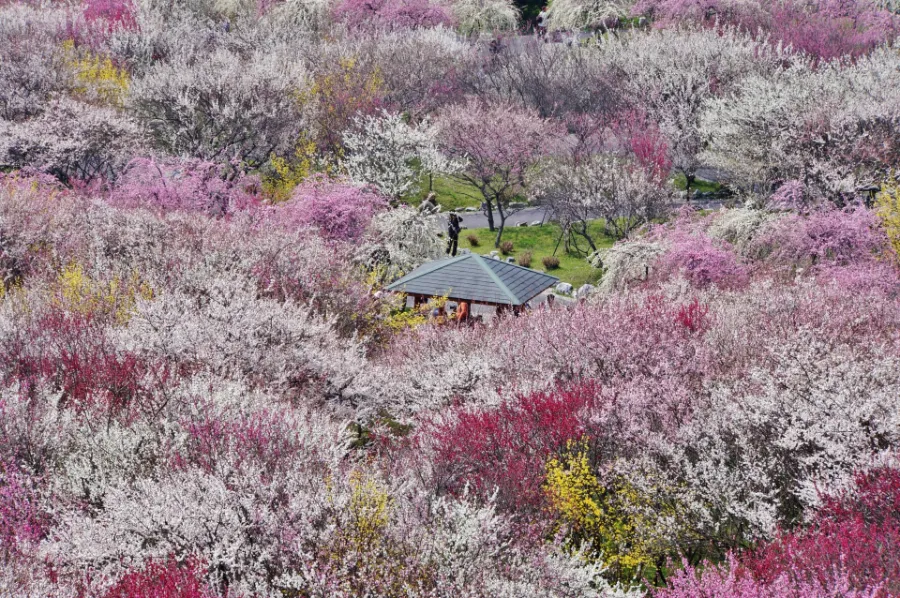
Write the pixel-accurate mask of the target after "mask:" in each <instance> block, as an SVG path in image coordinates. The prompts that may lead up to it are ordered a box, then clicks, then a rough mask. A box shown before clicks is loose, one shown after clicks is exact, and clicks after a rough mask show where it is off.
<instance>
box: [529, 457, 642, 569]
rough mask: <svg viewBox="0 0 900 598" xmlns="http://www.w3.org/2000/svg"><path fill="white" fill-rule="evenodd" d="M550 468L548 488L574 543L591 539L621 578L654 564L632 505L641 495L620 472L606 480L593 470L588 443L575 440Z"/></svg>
mask: <svg viewBox="0 0 900 598" xmlns="http://www.w3.org/2000/svg"><path fill="white" fill-rule="evenodd" d="M546 470H547V471H546V475H547V478H546V482H545V486H544V489H545V491H546V492H547V495H548V498H549V500H550V505H551V508H552V509H553V511H554V512H555V513H556V515H557V516H558V518H559V519H560V521H561V523H562V524H563V525H564V526H565V527H566V528H567V529H568V532H569V540H570V542H571V543H572V545H573V547H577V546H579V545H581V544H582V543H583V542H590V544H591V549H592V552H593V554H595V555H597V556H599V557H600V558H602V559H603V561H604V563H605V564H606V565H607V566H608V567H609V568H610V571H611V573H613V574H614V575H615V577H617V578H618V579H620V580H630V579H632V578H634V577H635V576H638V575H639V574H640V572H641V571H642V570H643V569H644V568H645V567H647V566H649V565H652V564H653V562H654V558H653V555H652V554H650V551H649V550H648V548H649V547H647V546H645V543H644V542H643V541H642V539H641V537H640V534H639V528H640V527H641V525H642V523H643V522H642V521H640V515H637V514H635V512H634V510H633V509H631V508H630V507H633V506H636V505H638V504H639V503H640V502H641V501H642V497H641V496H640V494H639V492H638V491H637V490H636V489H635V488H634V487H633V486H632V485H631V484H629V483H628V482H627V481H626V480H624V479H621V478H620V477H615V478H614V479H613V481H612V482H611V483H607V484H603V483H601V481H600V480H599V479H598V478H597V476H596V475H595V474H594V472H593V471H592V468H591V464H590V460H589V458H588V448H587V445H586V443H584V442H570V443H569V446H568V448H567V450H566V452H565V453H564V454H563V455H562V456H560V457H559V458H553V459H550V460H549V461H548V462H547V465H546Z"/></svg>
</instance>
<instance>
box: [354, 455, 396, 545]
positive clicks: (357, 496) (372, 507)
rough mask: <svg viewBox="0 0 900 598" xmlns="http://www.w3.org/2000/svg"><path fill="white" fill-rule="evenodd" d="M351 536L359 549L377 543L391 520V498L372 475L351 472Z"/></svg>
mask: <svg viewBox="0 0 900 598" xmlns="http://www.w3.org/2000/svg"><path fill="white" fill-rule="evenodd" d="M350 488H351V495H350V504H349V516H350V523H351V529H350V539H351V541H352V542H353V543H354V544H356V546H357V548H358V549H359V550H366V549H367V548H370V547H371V546H372V545H374V544H376V543H378V542H379V541H380V539H381V536H382V534H383V532H384V530H385V529H386V528H387V525H388V523H389V522H390V511H391V506H392V501H391V498H390V496H389V495H388V493H387V491H386V490H385V489H384V488H383V487H382V486H381V485H380V484H378V482H376V481H375V480H374V479H373V478H371V477H368V476H365V475H363V474H362V473H360V472H354V473H353V474H352V475H351V476H350Z"/></svg>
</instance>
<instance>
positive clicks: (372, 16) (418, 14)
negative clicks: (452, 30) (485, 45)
mask: <svg viewBox="0 0 900 598" xmlns="http://www.w3.org/2000/svg"><path fill="white" fill-rule="evenodd" d="M334 16H335V18H336V19H338V20H341V21H343V22H345V23H346V24H347V25H348V26H349V27H351V28H352V29H370V28H383V29H418V28H422V27H437V26H439V25H444V26H448V27H449V26H452V25H453V23H454V19H453V15H452V14H451V13H450V11H449V10H448V9H447V8H446V7H444V6H443V5H442V4H440V3H438V2H432V1H430V0H343V2H341V3H340V4H338V5H337V6H336V7H335V9H334Z"/></svg>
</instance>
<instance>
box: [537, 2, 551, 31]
mask: <svg viewBox="0 0 900 598" xmlns="http://www.w3.org/2000/svg"><path fill="white" fill-rule="evenodd" d="M549 20H550V13H549V12H548V11H547V7H546V6H545V7H543V8H542V9H541V12H539V13H538V16H537V34H538V37H543V38H546V37H547V23H548V22H549Z"/></svg>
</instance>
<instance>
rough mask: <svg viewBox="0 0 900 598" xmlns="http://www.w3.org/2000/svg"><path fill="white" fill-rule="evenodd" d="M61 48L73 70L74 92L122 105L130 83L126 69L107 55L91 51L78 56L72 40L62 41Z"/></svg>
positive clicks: (105, 102)
mask: <svg viewBox="0 0 900 598" xmlns="http://www.w3.org/2000/svg"><path fill="white" fill-rule="evenodd" d="M63 49H64V51H65V53H66V55H67V56H69V64H70V66H71V67H72V69H73V70H74V72H75V93H77V94H79V95H84V96H88V97H91V98H95V99H97V100H98V101H100V102H102V103H104V104H111V105H113V106H121V105H122V103H123V101H124V99H125V95H126V94H127V93H128V87H129V85H130V83H131V78H130V77H129V75H128V71H126V70H125V69H122V68H119V67H117V66H116V65H115V64H113V61H112V60H111V59H110V58H109V57H102V56H98V55H96V54H92V53H91V52H85V53H83V55H81V56H79V55H78V53H77V52H76V50H75V44H74V42H73V41H72V40H68V41H65V42H63Z"/></svg>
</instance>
